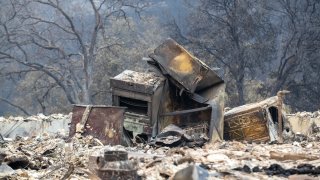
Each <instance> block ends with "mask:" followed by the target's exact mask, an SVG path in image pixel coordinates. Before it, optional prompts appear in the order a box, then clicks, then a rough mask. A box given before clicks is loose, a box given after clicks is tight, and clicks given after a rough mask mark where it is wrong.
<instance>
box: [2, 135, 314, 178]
mask: <svg viewBox="0 0 320 180" xmlns="http://www.w3.org/2000/svg"><path fill="white" fill-rule="evenodd" d="M69 141H70V142H69ZM310 147H312V148H310ZM104 150H120V151H126V152H127V153H128V157H129V160H130V161H131V162H132V163H133V164H134V166H135V168H136V169H137V174H138V175H139V176H140V177H141V179H150V180H155V179H168V178H169V179H172V180H175V179H179V177H180V179H181V178H182V179H187V178H189V176H190V177H191V175H192V174H194V176H197V177H193V178H194V179H195V178H198V179H203V178H204V179H239V178H240V179H268V178H269V179H270V178H272V179H284V178H286V177H289V178H291V177H290V176H299V178H303V177H304V178H309V179H311V178H313V176H315V175H319V173H320V171H319V170H320V164H319V157H320V154H319V152H320V151H319V150H320V143H319V142H311V143H309V144H308V145H307V146H305V147H303V146H301V145H300V144H298V143H290V144H280V145H279V144H256V143H242V142H236V141H233V142H219V143H214V144H207V145H205V146H203V147H202V148H200V147H195V148H188V147H177V148H168V147H160V148H155V147H152V146H149V145H142V144H139V145H138V146H136V147H123V146H112V147H111V146H102V145H101V143H100V142H99V140H97V139H95V138H92V137H85V138H84V137H83V138H80V139H76V138H73V139H67V138H64V139H62V138H56V137H52V136H45V135H44V136H42V138H39V137H38V138H20V139H16V140H14V141H12V142H10V143H7V144H4V145H3V147H2V149H1V153H0V155H1V156H2V157H3V158H2V161H3V162H2V165H1V166H0V179H1V178H2V179H19V180H20V179H31V180H32V179H74V180H75V179H80V180H81V179H97V176H96V175H95V174H93V173H92V172H91V171H90V170H89V169H90V166H91V165H90V163H89V157H90V156H92V155H94V154H97V153H98V154H99V153H100V154H101V152H103V151H104ZM306 164H307V165H306ZM296 174H307V175H296Z"/></svg>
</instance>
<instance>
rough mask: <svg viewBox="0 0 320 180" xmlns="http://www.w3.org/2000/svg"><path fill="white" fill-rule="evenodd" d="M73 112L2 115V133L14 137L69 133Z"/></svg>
mask: <svg viewBox="0 0 320 180" xmlns="http://www.w3.org/2000/svg"><path fill="white" fill-rule="evenodd" d="M71 116H72V113H70V114H68V115H64V114H51V115H49V116H46V115H43V114H38V115H33V116H28V117H22V116H17V117H14V116H9V117H0V124H1V126H0V134H1V135H2V136H3V137H4V138H9V139H10V138H11V139H14V138H15V137H16V136H20V137H31V136H40V135H42V134H43V133H47V134H51V135H54V134H56V133H61V134H67V133H68V131H69V127H68V124H69V123H70V122H71Z"/></svg>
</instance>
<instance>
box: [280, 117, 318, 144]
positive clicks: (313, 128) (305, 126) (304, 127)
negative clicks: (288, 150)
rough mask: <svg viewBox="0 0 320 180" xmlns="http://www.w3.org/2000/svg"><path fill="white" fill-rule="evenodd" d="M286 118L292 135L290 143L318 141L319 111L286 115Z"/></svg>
mask: <svg viewBox="0 0 320 180" xmlns="http://www.w3.org/2000/svg"><path fill="white" fill-rule="evenodd" d="M286 118H287V120H288V122H289V124H290V130H291V131H292V133H293V134H292V135H291V137H293V138H291V140H292V141H302V140H307V141H319V140H320V111H315V112H297V113H295V114H287V115H286Z"/></svg>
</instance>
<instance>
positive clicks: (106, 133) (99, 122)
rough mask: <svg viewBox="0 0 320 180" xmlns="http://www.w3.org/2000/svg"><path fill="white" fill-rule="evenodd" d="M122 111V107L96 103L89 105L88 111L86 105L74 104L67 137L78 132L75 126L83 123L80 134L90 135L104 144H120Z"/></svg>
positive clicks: (123, 110)
mask: <svg viewBox="0 0 320 180" xmlns="http://www.w3.org/2000/svg"><path fill="white" fill-rule="evenodd" d="M86 110H87V111H86ZM124 112H125V108H124V107H114V106H97V105H96V106H91V108H90V111H88V108H87V106H83V105H75V106H74V107H73V111H72V120H71V124H70V128H69V129H70V131H69V137H70V138H71V137H73V136H74V135H75V134H76V133H78V132H77V131H79V128H78V130H77V127H79V125H81V124H82V123H84V124H83V125H84V126H83V129H82V130H81V132H79V133H81V135H83V136H88V135H91V136H93V137H95V138H97V139H99V140H100V141H101V142H102V143H103V144H105V145H117V144H121V137H122V135H123V120H124ZM85 116H86V117H85ZM84 119H85V121H83V120H84Z"/></svg>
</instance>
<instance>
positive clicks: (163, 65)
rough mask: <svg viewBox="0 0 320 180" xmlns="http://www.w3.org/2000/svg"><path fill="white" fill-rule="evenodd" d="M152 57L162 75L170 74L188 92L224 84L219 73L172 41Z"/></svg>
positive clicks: (159, 48) (166, 42)
mask: <svg viewBox="0 0 320 180" xmlns="http://www.w3.org/2000/svg"><path fill="white" fill-rule="evenodd" d="M150 57H151V58H152V59H153V60H154V61H155V62H153V63H156V64H157V66H158V67H159V70H160V71H162V74H165V75H166V74H168V75H169V76H170V77H172V78H173V79H174V80H175V82H176V83H177V84H179V85H180V87H183V88H184V89H185V90H187V91H188V92H191V93H194V92H195V91H196V90H201V89H205V88H208V87H210V86H213V85H215V84H219V83H221V82H223V80H222V78H221V77H219V75H218V74H217V73H215V72H214V71H213V70H212V69H210V68H209V67H208V66H207V65H206V64H204V63H203V62H202V61H200V60H199V59H197V58H196V57H194V56H193V55H191V54H190V53H189V52H188V51H187V50H185V49H184V48H183V47H182V46H180V45H179V44H178V43H177V42H175V41H174V40H172V39H167V40H166V41H165V42H164V43H162V44H161V45H160V46H158V47H157V48H156V49H155V50H154V53H153V54H151V55H150ZM151 64H152V63H151Z"/></svg>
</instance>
